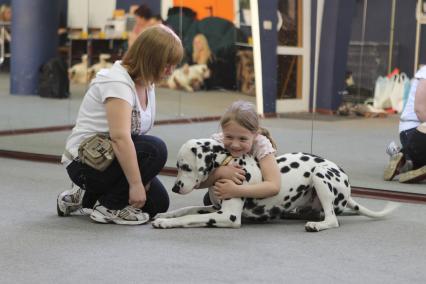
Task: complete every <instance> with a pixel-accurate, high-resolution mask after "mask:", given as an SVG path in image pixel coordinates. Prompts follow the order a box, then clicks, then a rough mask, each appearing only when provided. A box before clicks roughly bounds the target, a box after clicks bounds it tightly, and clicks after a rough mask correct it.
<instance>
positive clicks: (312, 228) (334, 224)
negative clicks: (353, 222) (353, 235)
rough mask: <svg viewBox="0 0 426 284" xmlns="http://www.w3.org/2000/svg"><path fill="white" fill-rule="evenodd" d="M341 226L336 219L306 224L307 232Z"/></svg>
mask: <svg viewBox="0 0 426 284" xmlns="http://www.w3.org/2000/svg"><path fill="white" fill-rule="evenodd" d="M337 227H339V223H338V222H337V219H336V221H332V222H326V221H322V222H307V223H306V224H305V230H306V231H307V232H319V231H322V230H326V229H331V228H337Z"/></svg>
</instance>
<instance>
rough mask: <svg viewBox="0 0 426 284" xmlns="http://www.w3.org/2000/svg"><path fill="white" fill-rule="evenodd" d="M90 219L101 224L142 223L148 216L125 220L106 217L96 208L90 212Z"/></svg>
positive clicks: (145, 221) (146, 220) (147, 219)
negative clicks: (136, 219) (141, 218)
mask: <svg viewBox="0 0 426 284" xmlns="http://www.w3.org/2000/svg"><path fill="white" fill-rule="evenodd" d="M90 219H92V220H93V221H95V222H98V223H102V224H117V225H142V224H145V223H147V222H148V221H149V217H147V218H146V219H145V220H138V221H126V220H123V219H121V218H117V219H110V218H106V217H105V215H103V214H102V213H100V212H99V211H96V210H93V212H92V214H90Z"/></svg>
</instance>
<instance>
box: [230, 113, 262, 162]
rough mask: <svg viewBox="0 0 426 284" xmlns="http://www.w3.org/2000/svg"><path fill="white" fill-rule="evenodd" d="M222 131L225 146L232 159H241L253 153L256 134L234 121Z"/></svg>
mask: <svg viewBox="0 0 426 284" xmlns="http://www.w3.org/2000/svg"><path fill="white" fill-rule="evenodd" d="M222 131H223V144H224V146H225V148H226V150H228V151H229V152H230V153H231V155H232V157H240V156H242V155H243V154H247V153H249V152H250V151H251V148H252V146H253V142H254V139H255V138H256V135H257V134H256V133H254V132H251V131H250V130H248V129H247V128H244V127H242V126H241V125H239V124H238V123H237V122H235V121H232V120H231V121H229V122H228V123H227V124H226V125H225V126H223V127H222Z"/></svg>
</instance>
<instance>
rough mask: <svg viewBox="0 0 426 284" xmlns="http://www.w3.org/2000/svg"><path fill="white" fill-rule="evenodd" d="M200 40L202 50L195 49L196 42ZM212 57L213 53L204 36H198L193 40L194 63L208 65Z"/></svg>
mask: <svg viewBox="0 0 426 284" xmlns="http://www.w3.org/2000/svg"><path fill="white" fill-rule="evenodd" d="M196 39H199V40H200V41H201V45H202V49H201V50H200V49H198V48H196V47H195V44H194V42H195V40H196ZM211 56H212V51H211V50H210V46H209V42H208V41H207V38H206V36H205V35H203V34H196V35H195V36H194V39H193V40H192V61H193V62H194V63H195V64H207V62H208V61H209V59H210V57H211Z"/></svg>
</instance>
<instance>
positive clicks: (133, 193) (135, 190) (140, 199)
mask: <svg viewBox="0 0 426 284" xmlns="http://www.w3.org/2000/svg"><path fill="white" fill-rule="evenodd" d="M145 202H146V192H145V188H144V186H143V185H142V184H140V185H138V186H130V188H129V204H130V205H132V206H133V207H135V208H142V207H144V206H145Z"/></svg>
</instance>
